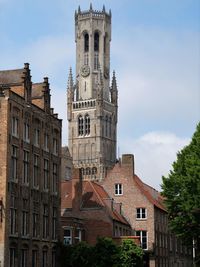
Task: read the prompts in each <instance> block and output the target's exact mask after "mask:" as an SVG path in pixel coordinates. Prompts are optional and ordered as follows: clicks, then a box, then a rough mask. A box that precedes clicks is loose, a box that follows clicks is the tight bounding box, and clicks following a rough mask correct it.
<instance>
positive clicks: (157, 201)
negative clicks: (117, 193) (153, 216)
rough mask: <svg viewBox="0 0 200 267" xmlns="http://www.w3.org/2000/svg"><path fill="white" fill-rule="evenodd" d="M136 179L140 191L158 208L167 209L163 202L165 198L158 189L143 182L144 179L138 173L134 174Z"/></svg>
mask: <svg viewBox="0 0 200 267" xmlns="http://www.w3.org/2000/svg"><path fill="white" fill-rule="evenodd" d="M134 180H135V182H136V185H137V186H138V188H139V189H140V191H141V192H142V193H143V194H144V195H145V196H146V198H147V199H148V200H149V201H150V202H151V203H152V204H153V205H154V206H156V207H157V208H159V209H161V210H163V211H166V208H165V206H164V203H163V198H162V196H161V195H160V193H159V192H158V191H157V190H156V189H154V188H153V187H151V186H149V185H147V184H145V183H143V182H142V180H141V179H140V178H139V177H138V176H137V175H134Z"/></svg>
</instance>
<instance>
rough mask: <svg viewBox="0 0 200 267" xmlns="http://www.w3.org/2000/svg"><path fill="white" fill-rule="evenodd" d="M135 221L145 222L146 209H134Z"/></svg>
mask: <svg viewBox="0 0 200 267" xmlns="http://www.w3.org/2000/svg"><path fill="white" fill-rule="evenodd" d="M138 215H139V216H138ZM143 215H144V217H143ZM136 219H137V220H146V219H147V209H146V208H136Z"/></svg>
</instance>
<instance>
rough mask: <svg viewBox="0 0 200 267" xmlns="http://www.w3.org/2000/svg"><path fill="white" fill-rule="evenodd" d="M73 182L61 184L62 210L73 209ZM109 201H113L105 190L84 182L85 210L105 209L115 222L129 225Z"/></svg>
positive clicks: (83, 204)
mask: <svg viewBox="0 0 200 267" xmlns="http://www.w3.org/2000/svg"><path fill="white" fill-rule="evenodd" d="M71 192H72V180H70V181H63V182H62V183H61V209H67V208H72V201H73V200H72V194H71ZM108 200H110V203H111V201H112V200H111V199H110V197H109V195H108V194H107V192H106V191H105V190H104V188H103V187H102V186H101V185H99V184H97V183H95V182H92V181H83V191H82V204H81V208H83V209H101V208H105V212H106V210H107V212H108V215H109V216H110V217H111V218H112V219H113V220H115V221H119V222H121V223H123V224H127V225H128V224H129V223H128V222H127V221H126V219H125V218H124V217H123V216H122V215H121V214H120V213H119V212H117V211H116V210H115V209H112V208H111V205H108Z"/></svg>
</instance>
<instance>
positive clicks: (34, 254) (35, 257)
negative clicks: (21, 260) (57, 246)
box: [32, 249, 38, 267]
mask: <svg viewBox="0 0 200 267" xmlns="http://www.w3.org/2000/svg"><path fill="white" fill-rule="evenodd" d="M32 267H38V249H33V250H32Z"/></svg>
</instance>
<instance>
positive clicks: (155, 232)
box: [101, 154, 192, 267]
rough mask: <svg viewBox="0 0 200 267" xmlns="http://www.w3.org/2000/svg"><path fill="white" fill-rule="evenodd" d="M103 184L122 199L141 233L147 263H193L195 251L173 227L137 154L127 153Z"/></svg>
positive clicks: (158, 266) (159, 265)
mask: <svg viewBox="0 0 200 267" xmlns="http://www.w3.org/2000/svg"><path fill="white" fill-rule="evenodd" d="M101 185H102V186H103V187H104V189H105V190H106V191H107V193H108V194H109V195H110V197H111V198H113V199H114V200H115V201H117V202H119V203H122V205H123V215H124V217H125V218H126V219H127V220H128V221H129V223H130V225H131V227H132V229H133V230H134V232H135V235H136V236H139V237H140V241H141V244H142V248H143V249H144V251H145V262H146V265H145V266H150V267H166V266H167V267H168V266H169V267H172V266H173V267H176V266H179V267H189V266H192V255H191V251H190V250H188V249H187V248H186V247H185V246H183V245H182V244H181V242H180V240H177V239H176V238H175V236H174V235H173V234H171V233H170V231H169V228H168V216H167V212H166V210H165V207H164V205H163V199H162V197H161V195H160V194H159V192H158V191H156V190H155V189H154V188H152V187H150V186H149V185H147V184H145V183H143V182H142V181H141V180H140V178H139V177H138V176H137V175H136V174H135V171H134V157H133V155H130V154H127V155H123V156H122V160H121V161H119V162H118V163H117V164H116V165H115V166H114V168H113V169H112V170H111V171H109V172H108V174H107V176H106V178H105V179H104V181H102V183H101Z"/></svg>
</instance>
